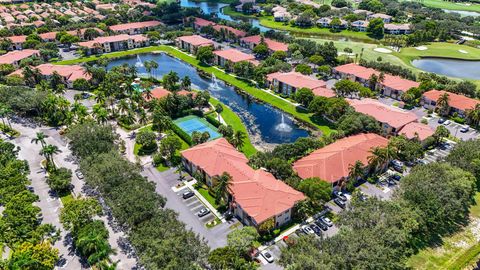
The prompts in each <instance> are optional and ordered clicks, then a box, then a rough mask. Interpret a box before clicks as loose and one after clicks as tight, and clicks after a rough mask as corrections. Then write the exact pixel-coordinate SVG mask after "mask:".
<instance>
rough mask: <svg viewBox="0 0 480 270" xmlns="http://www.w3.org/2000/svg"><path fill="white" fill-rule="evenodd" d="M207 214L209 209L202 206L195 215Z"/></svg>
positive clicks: (202, 215)
mask: <svg viewBox="0 0 480 270" xmlns="http://www.w3.org/2000/svg"><path fill="white" fill-rule="evenodd" d="M208 214H210V210H208V209H207V208H202V209H200V211H198V213H197V216H199V217H204V216H206V215H208Z"/></svg>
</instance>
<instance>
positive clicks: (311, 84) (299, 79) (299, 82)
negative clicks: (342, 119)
mask: <svg viewBox="0 0 480 270" xmlns="http://www.w3.org/2000/svg"><path fill="white" fill-rule="evenodd" d="M267 80H268V81H269V82H272V81H273V80H277V81H279V82H282V83H284V84H288V85H290V86H293V87H295V88H297V89H300V88H303V87H306V88H308V89H311V90H312V91H313V92H314V93H316V95H319V96H326V97H333V96H335V92H333V90H331V89H327V88H326V85H327V83H326V82H325V81H322V80H317V79H315V78H312V77H310V76H307V75H303V74H302V73H299V72H296V71H290V72H275V73H270V74H268V75H267Z"/></svg>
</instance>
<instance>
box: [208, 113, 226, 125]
mask: <svg viewBox="0 0 480 270" xmlns="http://www.w3.org/2000/svg"><path fill="white" fill-rule="evenodd" d="M205 119H207V121H208V122H209V123H210V124H212V125H213V126H215V127H216V128H218V127H219V126H221V125H222V123H220V122H219V121H218V120H217V118H216V117H215V116H213V115H212V114H208V115H206V116H205Z"/></svg>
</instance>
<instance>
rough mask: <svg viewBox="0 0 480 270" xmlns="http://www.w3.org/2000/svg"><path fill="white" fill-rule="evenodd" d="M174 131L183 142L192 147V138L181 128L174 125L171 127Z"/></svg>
mask: <svg viewBox="0 0 480 270" xmlns="http://www.w3.org/2000/svg"><path fill="white" fill-rule="evenodd" d="M171 129H172V131H173V132H175V134H177V135H178V137H180V138H181V139H182V140H184V141H185V142H186V143H187V144H188V145H190V146H191V145H192V144H193V142H192V138H191V137H190V136H189V135H188V134H187V133H186V132H185V131H183V130H182V129H181V128H179V127H178V126H177V125H172V127H171Z"/></svg>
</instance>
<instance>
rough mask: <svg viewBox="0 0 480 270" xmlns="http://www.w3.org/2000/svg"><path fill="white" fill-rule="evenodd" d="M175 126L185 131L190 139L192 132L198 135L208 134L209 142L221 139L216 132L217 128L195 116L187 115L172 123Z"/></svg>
mask: <svg viewBox="0 0 480 270" xmlns="http://www.w3.org/2000/svg"><path fill="white" fill-rule="evenodd" d="M173 122H174V123H175V125H177V126H178V127H179V128H181V129H182V130H183V131H185V132H186V133H187V134H188V135H190V137H191V136H192V133H193V132H194V131H198V132H200V133H203V132H205V131H206V132H208V133H209V134H210V140H213V139H216V138H219V137H221V136H222V135H221V134H220V133H218V132H217V128H216V127H214V126H213V125H212V124H210V123H208V122H207V120H205V119H203V118H200V117H198V116H195V115H189V116H185V117H182V118H178V119H176V120H175V121H173Z"/></svg>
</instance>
